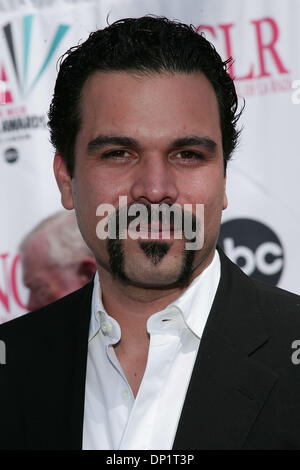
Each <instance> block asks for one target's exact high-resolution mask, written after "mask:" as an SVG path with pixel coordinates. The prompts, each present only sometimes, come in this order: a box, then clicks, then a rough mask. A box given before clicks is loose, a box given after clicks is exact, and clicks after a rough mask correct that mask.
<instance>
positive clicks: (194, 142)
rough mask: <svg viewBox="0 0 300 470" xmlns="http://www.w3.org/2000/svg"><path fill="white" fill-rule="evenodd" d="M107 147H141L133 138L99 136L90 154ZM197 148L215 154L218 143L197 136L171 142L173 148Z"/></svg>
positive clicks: (92, 144) (88, 146) (91, 143)
mask: <svg viewBox="0 0 300 470" xmlns="http://www.w3.org/2000/svg"><path fill="white" fill-rule="evenodd" d="M107 145H120V146H121V147H136V148H138V147H139V146H140V145H139V143H138V141H137V140H135V139H133V138H132V137H127V136H118V135H98V136H97V137H96V138H95V139H93V140H91V141H90V142H89V143H88V145H87V151H88V153H89V154H93V153H95V152H97V151H99V150H100V149H101V148H103V147H105V146H107ZM189 146H192V147H197V146H201V147H204V148H206V149H207V150H208V151H209V152H211V153H214V152H215V151H216V148H217V144H216V142H214V141H213V140H212V139H210V138H209V137H200V136H197V135H191V136H185V137H179V138H178V139H175V140H173V141H172V142H171V147H173V148H180V147H189Z"/></svg>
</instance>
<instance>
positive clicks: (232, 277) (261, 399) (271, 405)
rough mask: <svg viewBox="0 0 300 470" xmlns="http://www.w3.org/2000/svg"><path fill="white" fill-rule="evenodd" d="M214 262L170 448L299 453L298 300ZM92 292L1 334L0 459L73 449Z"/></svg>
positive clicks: (0, 329) (78, 440)
mask: <svg viewBox="0 0 300 470" xmlns="http://www.w3.org/2000/svg"><path fill="white" fill-rule="evenodd" d="M220 257H221V280H220V284H219V287H218V290H217V294H216V297H215V300H214V303H213V306H212V309H211V312H210V315H209V318H208V321H207V324H206V326H205V329H204V332H203V337H202V340H201V344H200V348H199V352H198V355H197V359H196V363H195V366H194V370H193V374H192V377H191V381H190V384H189V388H188V392H187V395H186V399H185V403H184V407H183V410H182V414H181V417H180V421H179V425H178V429H177V433H176V437H175V441H174V447H173V448H174V449H300V364H299V365H296V364H293V362H292V354H293V352H294V350H293V349H292V343H293V341H294V340H296V339H299V340H300V297H299V296H296V295H294V294H291V293H288V292H285V291H283V290H280V289H276V288H273V287H269V286H266V285H264V284H261V283H258V282H255V281H253V280H251V279H250V278H248V277H247V276H245V275H244V274H243V273H242V272H241V271H240V269H239V268H238V267H236V266H235V265H234V264H233V263H231V261H229V259H228V258H227V257H226V256H225V255H224V254H223V253H222V252H221V251H220ZM92 288H93V285H92V283H89V284H87V285H86V286H85V287H83V288H82V289H80V290H78V291H76V292H74V293H73V294H71V295H69V296H67V297H64V298H63V299H61V300H59V301H57V302H54V303H53V304H50V305H48V306H47V307H44V308H42V309H40V310H37V311H35V312H32V313H29V314H27V315H24V316H23V317H20V318H18V319H16V320H12V321H10V322H7V323H5V324H3V325H1V326H0V339H1V340H3V341H5V343H6V364H5V365H0V408H1V410H0V416H1V418H0V420H1V425H0V448H1V449H81V446H82V429H83V412H84V391H85V375H86V361H87V347H88V331H89V321H90V313H91V295H92ZM182 373H183V374H184V371H182ZM174 393H176V391H174Z"/></svg>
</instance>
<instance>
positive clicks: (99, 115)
mask: <svg viewBox="0 0 300 470" xmlns="http://www.w3.org/2000/svg"><path fill="white" fill-rule="evenodd" d="M227 65H228V64H226V63H223V62H222V60H221V58H220V56H219V55H218V54H217V53H216V51H215V50H214V48H213V46H212V45H211V44H210V43H209V42H208V41H206V40H205V39H204V38H203V37H201V36H200V35H198V34H196V32H195V31H194V30H193V28H190V27H188V26H186V25H182V24H180V23H176V22H171V21H169V20H167V19H165V18H153V17H143V18H140V19H126V20H122V21H118V22H116V23H114V24H112V25H111V26H109V27H108V28H106V29H104V30H101V31H96V32H95V33H93V34H92V35H91V36H90V38H89V39H88V40H87V41H86V42H85V43H83V44H82V45H80V46H78V47H75V48H72V49H71V50H70V51H68V53H67V54H66V56H65V58H64V60H63V61H62V63H61V67H60V71H59V74H58V78H57V82H56V87H55V93H54V98H53V101H52V104H51V108H50V114H49V117H50V121H49V124H50V129H51V138H52V142H53V144H54V146H55V148H56V154H55V160H54V171H55V175H56V179H57V183H58V186H59V189H60V191H61V197H62V204H63V206H64V207H65V208H66V209H72V208H73V207H75V212H76V216H77V220H78V225H79V228H80V230H81V232H82V234H83V237H84V239H85V241H86V243H87V245H88V246H89V247H90V249H91V251H92V252H93V254H94V255H95V258H96V262H97V274H96V276H95V280H94V283H91V284H89V285H87V286H86V287H84V288H82V289H81V290H78V291H76V292H75V293H74V294H71V295H69V296H67V297H65V298H63V299H61V300H59V301H57V302H56V303H54V304H53V305H50V306H47V307H44V308H43V309H40V310H38V311H35V312H33V313H31V314H29V315H26V316H25V317H23V318H21V319H18V320H15V321H12V322H10V324H7V325H3V326H2V327H1V329H0V338H1V340H3V341H5V344H6V351H7V361H6V362H7V363H6V365H5V366H3V367H2V368H1V383H0V385H1V388H0V390H1V394H2V397H1V406H2V409H3V412H1V419H2V423H4V424H2V430H1V439H0V446H1V447H2V448H34V449H80V448H83V449H240V448H243V449H296V448H300V437H299V429H300V367H297V366H296V365H295V361H293V360H292V353H293V352H295V351H293V349H292V344H295V343H294V340H295V339H297V336H299V334H300V333H299V332H300V299H299V297H298V296H296V295H293V294H290V293H287V292H284V291H281V290H279V289H275V288H272V287H267V286H265V285H262V284H260V283H257V282H254V281H252V280H251V279H249V278H248V277H247V276H245V275H244V274H243V273H242V272H241V271H240V270H239V268H238V267H236V266H235V265H233V264H232V263H231V262H230V261H229V260H228V258H227V257H226V256H225V255H224V254H223V253H222V251H220V250H219V251H216V244H217V239H218V233H219V226H220V220H221V213H222V210H223V209H225V208H226V206H227V199H226V192H225V183H226V164H227V161H228V159H229V158H230V155H231V153H232V151H233V149H234V147H235V144H236V140H237V137H238V132H237V130H236V122H237V119H238V114H237V97H236V93H235V89H234V85H233V82H232V80H231V78H230V76H229V74H228V73H227ZM120 196H121V197H123V198H126V201H127V202H126V204H124V206H123V204H121V202H120V199H119V197H120ZM122 201H123V199H122ZM163 204H164V205H166V206H167V207H171V206H173V205H177V206H178V205H179V207H181V211H182V214H186V213H188V212H189V215H190V216H192V221H193V228H195V226H196V227H198V228H199V227H200V231H201V230H202V231H203V230H204V241H203V243H202V242H201V240H202V239H201V237H200V248H199V247H198V248H197V249H194V250H190V249H187V245H186V242H187V239H188V238H189V237H188V236H182V237H181V238H177V237H176V236H175V235H177V234H178V224H177V222H178V220H177V218H176V217H175V216H174V218H173V219H172V221H171V223H170V224H169V227H167V225H168V224H166V222H165V219H162V218H161V217H160V218H159V222H158V223H157V220H156V224H155V223H154V224H153V225H152V221H151V223H150V224H149V223H148V224H147V223H146V224H145V220H144V219H142V221H141V222H140V223H138V224H136V228H137V230H136V232H140V236H139V237H137V238H136V237H134V236H132V237H129V236H127V237H126V236H125V237H124V236H123V235H124V218H123V219H121V218H118V216H119V215H122V214H123V215H124V207H125V209H128V214H127V215H126V214H125V221H126V223H127V226H125V229H128V230H125V232H128V233H127V234H128V235H129V232H130V230H132V231H134V230H133V228H132V227H131V228H130V224H131V222H132V221H133V222H136V221H135V220H132V213H129V210H130V209H132V208H136V207H135V206H136V205H139V206H138V207H139V209H140V210H141V211H142V209H143V208H146V210H147V213H148V214H149V213H150V211H151V213H152V208H153V207H157V205H158V206H159V207H160V206H162V205H163ZM198 205H202V207H203V205H204V227H203V218H202V217H201V212H199V214H200V216H199V214H198V213H197V209H198ZM111 206H112V207H113V208H114V209H115V212H112V213H111V214H110V215H109V218H108V219H107V224H106V226H107V227H108V230H107V233H108V234H109V236H108V238H107V239H104V238H105V237H103V230H101V223H102V222H103V220H104V219H105V210H104V209H106V210H107V212H109V208H110V207H111ZM123 215H122V216H123ZM199 219H200V224H199ZM184 220H185V219H184ZM110 222H111V225H109V223H110ZM99 224H100V226H99ZM114 224H115V225H114ZM179 226H180V224H179ZM116 227H117V229H116V231H115V232H116V234H117V236H116V237H114V229H115V228H116ZM138 228H139V229H140V230H138ZM150 228H151V230H150ZM167 228H169V229H170V231H169V234H170V236H169V237H168V236H167ZM152 229H153V233H152ZM182 231H183V230H182ZM194 233H195V234H196V235H195V237H194V238H197V231H195V232H194ZM125 235H126V233H125Z"/></svg>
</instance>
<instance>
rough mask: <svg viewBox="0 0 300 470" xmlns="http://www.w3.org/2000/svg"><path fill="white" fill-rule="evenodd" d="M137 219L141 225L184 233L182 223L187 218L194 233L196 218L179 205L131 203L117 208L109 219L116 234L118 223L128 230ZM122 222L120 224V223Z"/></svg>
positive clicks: (118, 227) (118, 230) (118, 228)
mask: <svg viewBox="0 0 300 470" xmlns="http://www.w3.org/2000/svg"><path fill="white" fill-rule="evenodd" d="M137 217H138V218H139V221H140V223H141V225H143V226H146V227H147V226H148V224H151V223H154V224H156V225H158V224H161V225H164V226H165V225H168V226H169V227H170V228H171V229H173V230H174V231H184V221H185V219H186V218H187V217H189V218H190V220H191V229H192V230H193V231H196V228H197V218H196V216H195V214H193V213H192V212H191V211H187V210H184V209H183V208H182V207H181V206H180V205H179V204H168V203H161V204H145V203H143V204H141V203H132V204H129V205H124V206H119V207H117V208H116V209H115V212H114V213H112V214H111V215H110V217H109V219H112V220H113V221H114V223H115V226H116V232H117V234H119V232H120V223H122V229H124V225H125V228H126V229H128V227H129V225H130V223H131V222H133V221H134V220H136V218H137ZM120 221H122V222H120Z"/></svg>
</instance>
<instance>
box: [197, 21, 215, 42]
mask: <svg viewBox="0 0 300 470" xmlns="http://www.w3.org/2000/svg"><path fill="white" fill-rule="evenodd" d="M202 31H209V32H210V34H211V35H212V36H213V38H214V39H216V38H217V35H216V32H215V29H214V28H213V27H212V26H209V25H207V24H201V25H200V26H198V28H197V29H196V32H197V33H201V32H202Z"/></svg>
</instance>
